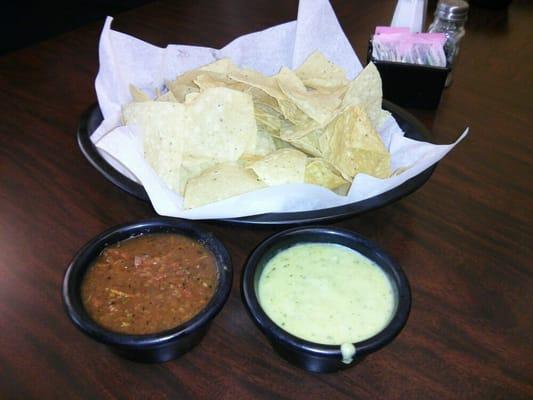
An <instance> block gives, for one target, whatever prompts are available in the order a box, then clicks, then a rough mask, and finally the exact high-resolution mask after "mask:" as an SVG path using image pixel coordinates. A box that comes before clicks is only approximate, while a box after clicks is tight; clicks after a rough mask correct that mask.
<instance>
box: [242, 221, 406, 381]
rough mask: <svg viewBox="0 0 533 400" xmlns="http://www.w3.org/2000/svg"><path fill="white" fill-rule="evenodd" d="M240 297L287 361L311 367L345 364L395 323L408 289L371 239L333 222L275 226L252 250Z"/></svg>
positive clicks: (391, 333) (386, 335) (379, 343)
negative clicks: (276, 229)
mask: <svg viewBox="0 0 533 400" xmlns="http://www.w3.org/2000/svg"><path fill="white" fill-rule="evenodd" d="M241 290H242V298H243V302H244V304H245V306H246V309H247V311H248V313H249V315H250V316H251V318H252V320H253V321H254V323H255V324H256V325H257V327H258V328H259V329H260V330H261V331H262V332H263V334H264V335H265V336H266V337H267V339H268V340H269V342H270V343H271V345H272V347H273V348H274V349H275V350H276V351H277V352H278V353H279V354H280V355H281V356H282V357H283V358H285V359H286V360H287V361H289V362H290V363H292V364H294V365H297V366H298V367H301V368H304V369H306V370H309V371H313V372H334V371H337V370H340V369H344V368H347V367H350V366H352V365H354V364H356V363H357V362H359V361H361V360H362V359H363V358H365V357H366V356H367V355H369V354H370V353H373V352H375V351H377V350H379V349H381V348H382V347H384V346H385V345H387V344H388V343H390V342H391V341H392V340H393V339H394V338H395V337H396V336H397V335H398V334H399V333H400V331H401V330H402V328H403V327H404V325H405V323H406V322H407V318H408V316H409V311H410V307H411V292H410V288H409V283H408V281H407V278H406V276H405V274H404V272H403V271H402V269H401V268H400V266H399V265H398V264H397V263H396V262H395V261H394V260H393V259H392V258H391V257H390V256H389V255H387V254H386V253H385V251H383V250H382V249H381V248H379V246H377V245H376V244H375V243H374V242H372V241H370V240H368V239H366V238H364V237H362V236H360V235H358V234H357V233H355V232H352V231H348V230H344V229H339V228H332V227H320V226H318V227H315V226H311V227H300V228H294V229H289V230H286V231H283V232H280V233H277V234H275V235H273V236H271V237H269V238H267V239H266V240H264V241H263V242H262V243H260V244H259V245H258V246H257V248H256V249H255V250H254V251H253V252H252V254H251V255H250V257H249V258H248V260H247V261H246V264H245V266H244V270H243V274H242V285H241Z"/></svg>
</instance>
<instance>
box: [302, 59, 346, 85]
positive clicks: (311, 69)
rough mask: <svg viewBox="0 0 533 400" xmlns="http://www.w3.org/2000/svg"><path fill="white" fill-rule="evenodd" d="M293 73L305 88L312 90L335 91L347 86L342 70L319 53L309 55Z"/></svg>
mask: <svg viewBox="0 0 533 400" xmlns="http://www.w3.org/2000/svg"><path fill="white" fill-rule="evenodd" d="M294 72H295V73H296V75H298V77H299V78H300V79H301V80H302V82H303V84H304V85H305V86H307V87H310V88H314V89H324V88H330V89H337V88H339V87H342V86H345V85H347V84H348V79H347V78H346V73H345V72H344V70H343V69H342V68H341V67H339V66H337V65H335V64H333V62H331V61H329V60H328V59H327V58H326V57H325V56H324V54H322V53H321V52H319V51H315V52H314V53H313V54H311V55H310V56H309V57H308V58H307V60H305V62H304V63H303V64H302V65H301V66H300V67H298V68H297V69H296V70H295V71H294Z"/></svg>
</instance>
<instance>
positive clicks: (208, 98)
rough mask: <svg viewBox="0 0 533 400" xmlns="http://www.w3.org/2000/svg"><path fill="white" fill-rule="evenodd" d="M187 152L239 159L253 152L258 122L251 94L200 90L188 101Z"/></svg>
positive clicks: (225, 159) (229, 159)
mask: <svg viewBox="0 0 533 400" xmlns="http://www.w3.org/2000/svg"><path fill="white" fill-rule="evenodd" d="M186 109H187V112H186V117H187V121H186V125H187V127H186V131H187V135H186V137H185V140H186V142H185V147H184V148H185V150H184V151H185V153H186V154H188V155H191V156H193V157H199V158H202V157H205V158H213V159H215V160H218V161H219V162H221V161H236V160H237V159H239V157H240V156H241V155H242V154H243V153H252V152H253V151H254V149H255V146H256V141H257V126H256V123H255V117H254V106H253V103H252V98H251V97H250V96H249V95H247V94H246V93H242V92H238V91H236V90H231V89H226V88H221V87H219V88H211V89H207V90H205V91H203V92H201V93H200V94H199V95H198V96H197V97H196V98H195V99H194V100H192V101H191V102H190V103H188V104H186Z"/></svg>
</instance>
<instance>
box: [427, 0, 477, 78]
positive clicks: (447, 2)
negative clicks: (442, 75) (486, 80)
mask: <svg viewBox="0 0 533 400" xmlns="http://www.w3.org/2000/svg"><path fill="white" fill-rule="evenodd" d="M467 16H468V3H467V2H465V1H463V0H439V2H438V4H437V8H436V10H435V19H434V20H433V22H432V23H431V25H430V26H429V32H441V33H444V35H445V36H446V43H445V44H444V52H445V54H446V59H447V61H448V65H449V66H450V67H453V62H454V61H455V58H456V57H457V53H458V52H459V43H460V41H461V39H462V38H463V36H464V35H465V28H464V25H465V22H466V19H467ZM451 80H452V77H451V72H450V73H449V74H448V77H447V79H446V86H449V85H450V83H451Z"/></svg>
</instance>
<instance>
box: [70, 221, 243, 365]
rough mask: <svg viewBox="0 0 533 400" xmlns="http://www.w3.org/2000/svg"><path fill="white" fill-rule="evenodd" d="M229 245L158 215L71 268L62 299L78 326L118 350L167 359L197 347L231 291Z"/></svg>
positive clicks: (109, 236)
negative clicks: (227, 247)
mask: <svg viewBox="0 0 533 400" xmlns="http://www.w3.org/2000/svg"><path fill="white" fill-rule="evenodd" d="M232 275H233V268H232V264H231V259H230V256H229V254H228V252H227V250H226V248H225V247H224V245H223V244H222V243H221V242H220V241H219V240H218V239H217V238H216V237H214V236H213V235H212V234H211V233H210V232H207V231H204V230H202V229H200V228H199V227H197V225H195V224H193V223H190V222H186V221H182V220H178V219H174V218H165V217H158V218H152V219H147V220H142V221H137V222H133V223H129V224H124V225H119V226H116V227H113V228H111V229H109V230H107V231H105V232H103V233H101V234H100V235H98V236H97V237H95V238H94V239H92V240H91V241H90V242H89V243H87V244H86V245H85V246H84V247H83V248H82V249H81V250H80V251H79V252H78V253H77V254H76V255H75V257H74V259H73V260H72V262H71V263H70V265H69V267H68V269H67V271H66V273H65V277H64V280H63V300H64V304H65V308H66V311H67V314H68V316H69V318H70V319H71V321H72V322H73V323H74V325H75V326H76V327H77V328H79V329H80V330H81V331H82V332H83V333H85V334H87V335H88V336H90V337H91V338H93V339H95V340H97V341H99V342H101V343H104V344H106V345H108V346H109V347H110V348H111V349H112V350H113V351H114V352H116V353H118V354H119V355H121V356H124V357H126V358H129V359H132V360H135V361H141V362H164V361H168V360H171V359H174V358H177V357H179V356H180V355H181V354H183V353H185V352H187V351H188V350H190V349H192V348H193V347H194V346H195V345H197V344H198V343H199V342H200V341H201V339H202V338H203V336H204V335H205V333H206V332H207V329H208V327H209V325H210V323H211V321H212V320H213V318H214V317H215V316H216V315H217V314H218V312H219V311H220V310H221V309H222V307H223V306H224V304H225V302H226V300H227V298H228V296H229V293H230V291H231V284H232Z"/></svg>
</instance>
